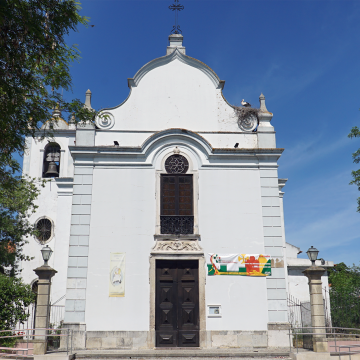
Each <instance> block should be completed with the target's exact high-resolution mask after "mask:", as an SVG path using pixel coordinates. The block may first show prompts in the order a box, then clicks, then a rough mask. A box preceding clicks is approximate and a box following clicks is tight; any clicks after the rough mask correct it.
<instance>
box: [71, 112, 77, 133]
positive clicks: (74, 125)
mask: <svg viewBox="0 0 360 360" xmlns="http://www.w3.org/2000/svg"><path fill="white" fill-rule="evenodd" d="M69 129H72V130H74V129H76V120H75V114H74V113H72V114H71V118H70V121H69Z"/></svg>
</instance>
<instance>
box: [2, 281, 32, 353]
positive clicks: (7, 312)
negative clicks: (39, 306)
mask: <svg viewBox="0 0 360 360" xmlns="http://www.w3.org/2000/svg"><path fill="white" fill-rule="evenodd" d="M0 294H1V296H0V329H1V330H12V329H14V328H15V326H16V324H17V323H18V322H20V323H23V322H24V321H26V320H27V318H28V315H27V313H26V312H25V309H26V307H28V306H29V305H30V304H31V303H33V302H34V301H35V294H34V293H33V292H32V291H31V287H30V286H29V285H25V284H23V283H22V281H21V280H20V279H17V278H14V277H9V276H5V275H3V274H0ZM0 334H1V336H6V335H10V334H11V332H6V333H0ZM4 334H5V335H4ZM13 342H14V341H13V340H12V339H11V340H7V339H0V344H2V345H5V346H11V345H12V343H13Z"/></svg>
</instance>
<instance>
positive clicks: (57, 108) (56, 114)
mask: <svg viewBox="0 0 360 360" xmlns="http://www.w3.org/2000/svg"><path fill="white" fill-rule="evenodd" d="M52 116H53V117H60V116H61V110H60V104H59V103H57V104H56V106H55V108H54V110H53V112H52Z"/></svg>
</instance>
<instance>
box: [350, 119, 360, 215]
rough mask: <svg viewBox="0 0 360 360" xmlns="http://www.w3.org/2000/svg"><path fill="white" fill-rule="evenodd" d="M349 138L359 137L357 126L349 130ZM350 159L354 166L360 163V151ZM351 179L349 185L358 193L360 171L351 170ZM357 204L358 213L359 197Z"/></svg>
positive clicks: (359, 131)
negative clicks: (356, 188)
mask: <svg viewBox="0 0 360 360" xmlns="http://www.w3.org/2000/svg"><path fill="white" fill-rule="evenodd" d="M348 137H349V138H351V139H352V138H354V137H360V130H359V128H358V127H357V126H354V127H353V128H352V129H351V132H350V134H349V135H348ZM352 158H353V161H354V163H355V164H358V163H360V149H358V150H357V151H355V152H354V153H353V154H352ZM351 175H352V178H353V180H352V181H351V182H350V184H354V185H356V186H357V187H358V190H359V191H360V169H358V170H353V171H352V172H351ZM357 203H358V208H357V211H358V212H360V197H358V198H357Z"/></svg>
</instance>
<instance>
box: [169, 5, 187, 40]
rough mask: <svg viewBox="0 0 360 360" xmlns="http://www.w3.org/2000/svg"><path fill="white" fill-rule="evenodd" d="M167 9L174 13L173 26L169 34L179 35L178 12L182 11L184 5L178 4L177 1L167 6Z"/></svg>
mask: <svg viewBox="0 0 360 360" xmlns="http://www.w3.org/2000/svg"><path fill="white" fill-rule="evenodd" d="M169 9H170V10H172V11H175V25H174V26H173V29H172V30H171V34H181V33H182V31H181V30H180V25H178V12H179V11H181V10H184V5H181V4H179V0H174V4H172V5H170V6H169Z"/></svg>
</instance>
